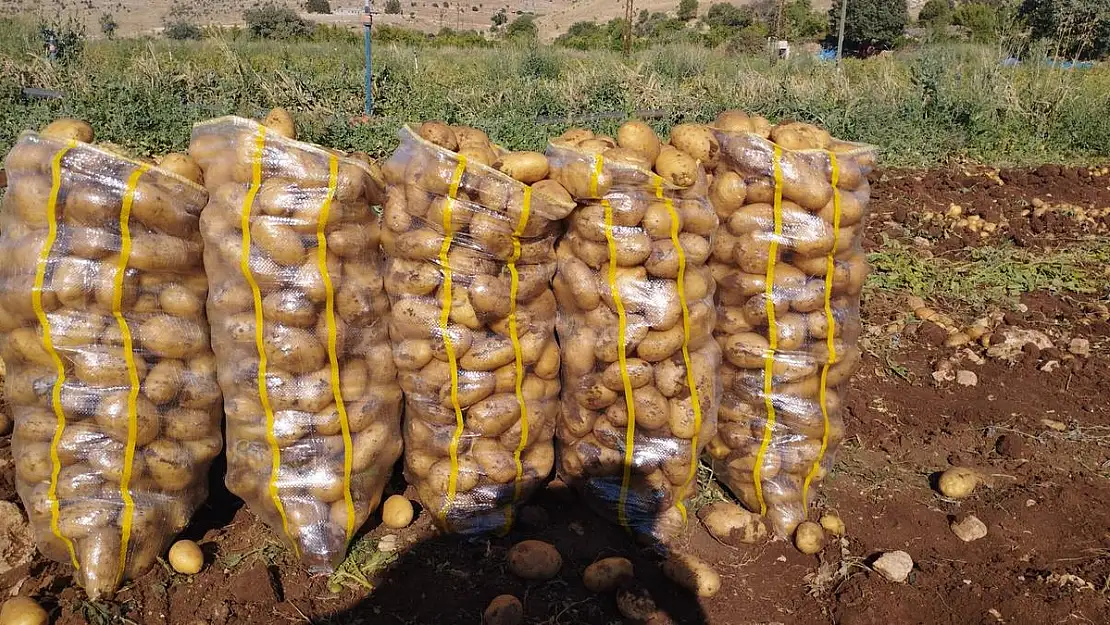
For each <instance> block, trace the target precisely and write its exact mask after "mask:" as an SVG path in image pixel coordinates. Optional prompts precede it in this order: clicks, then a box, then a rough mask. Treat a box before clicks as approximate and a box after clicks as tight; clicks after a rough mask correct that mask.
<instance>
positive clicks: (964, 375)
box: [956, 369, 979, 386]
mask: <svg viewBox="0 0 1110 625" xmlns="http://www.w3.org/2000/svg"><path fill="white" fill-rule="evenodd" d="M956 384H959V385H960V386H978V385H979V376H977V375H975V372H974V371H968V370H967V369H961V370H959V371H957V372H956Z"/></svg>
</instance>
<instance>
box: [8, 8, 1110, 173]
mask: <svg viewBox="0 0 1110 625" xmlns="http://www.w3.org/2000/svg"><path fill="white" fill-rule="evenodd" d="M363 69H364V63H363V59H362V49H361V47H360V46H359V45H357V44H356V43H354V42H349V41H348V42H344V41H335V42H302V43H290V44H278V43H271V42H244V41H225V40H219V39H210V40H205V41H201V42H171V41H164V40H155V39H128V40H119V41H97V42H89V43H88V45H87V46H86V47H85V50H84V52H83V53H82V54H81V55H80V56H79V57H78V58H76V59H74V60H72V61H69V62H67V63H64V64H56V63H50V62H49V61H47V60H45V59H44V58H42V56H41V52H40V50H39V47H38V44H37V42H36V41H35V39H34V36H33V33H28V32H27V31H26V28H25V27H23V26H20V25H19V24H17V23H15V22H12V21H4V20H0V150H6V149H7V148H8V147H10V146H11V144H12V142H13V141H14V140H15V138H16V137H17V136H18V134H19V132H21V131H22V130H24V129H26V128H34V127H39V126H41V125H43V124H44V123H46V122H47V121H48V120H51V119H53V118H55V117H58V116H63V115H66V116H73V117H80V118H84V119H88V120H89V121H90V122H92V123H93V124H94V126H95V127H96V128H97V130H98V132H99V133H100V136H101V138H102V139H103V140H106V141H110V142H113V143H116V144H119V145H121V146H124V147H127V148H130V149H132V150H134V151H136V152H137V153H139V154H151V153H156V152H164V151H167V150H171V149H174V150H180V149H182V148H184V147H185V145H186V144H187V142H188V138H189V130H190V125H191V124H192V123H193V122H196V121H199V120H203V119H207V118H211V117H215V116H219V115H224V114H229V113H236V114H241V115H247V116H261V115H263V114H264V113H265V111H266V110H267V109H269V108H271V107H273V106H285V107H287V108H290V109H291V110H293V111H294V112H295V113H296V114H297V117H298V119H299V120H300V122H301V130H302V135H303V136H304V137H305V138H307V139H309V140H312V141H316V142H319V143H322V144H325V145H329V146H333V147H337V148H341V149H355V148H357V149H362V150H366V151H368V152H371V153H373V154H376V155H379V156H381V155H385V154H388V153H389V151H391V150H392V149H393V147H395V145H396V131H397V129H398V127H399V126H400V125H401V124H402V123H404V122H408V121H419V120H423V119H433V118H438V119H444V120H446V121H448V122H450V123H458V124H470V125H474V126H478V127H480V128H483V129H484V130H486V131H487V132H489V133H490V134H491V136H493V137H494V138H495V139H496V140H498V141H499V142H501V143H502V144H504V145H506V146H507V147H510V148H513V149H525V148H527V149H540V150H542V149H543V148H544V146H545V145H546V141H547V139H548V138H549V137H551V136H554V135H556V134H559V133H561V132H562V131H563V130H564V129H565V128H567V127H568V126H571V125H575V124H576V120H578V119H583V118H584V119H588V120H590V121H589V122H588V123H589V125H590V126H592V127H594V128H595V129H597V130H600V131H607V132H612V131H613V130H614V129H615V127H616V126H617V125H618V124H619V123H620V120H621V119H623V118H626V117H628V116H631V115H635V114H637V113H640V114H645V113H650V117H651V118H652V123H653V124H654V125H656V126H657V128H658V129H659V130H662V131H665V130H666V129H667V128H668V127H669V126H671V125H673V124H675V123H680V122H685V121H709V120H711V119H713V118H714V117H715V116H716V114H717V113H718V112H719V111H721V110H724V109H728V108H734V107H739V108H746V109H750V110H754V111H758V112H760V113H762V114H764V115H767V116H769V117H771V118H772V119H776V120H779V119H787V118H790V119H801V120H808V121H813V122H817V123H820V124H823V125H825V126H827V127H828V128H829V129H830V130H831V131H833V132H834V133H835V134H837V135H838V136H841V137H844V138H847V139H853V140H860V141H867V142H871V143H875V144H877V145H880V146H882V148H883V150H884V162H885V163H886V164H888V165H906V166H925V165H932V164H937V163H943V162H945V161H948V160H951V159H964V158H969V159H973V160H977V161H982V162H989V163H995V164H1027V163H1041V162H1066V161H1076V160H1088V161H1090V160H1095V159H1104V158H1106V153H1105V146H1106V145H1107V144H1110V116H1107V115H1105V111H1106V110H1110V69H1107V68H1096V69H1094V70H1090V71H1078V72H1077V71H1065V70H1055V69H1050V68H1046V67H1042V66H1040V65H1037V64H1036V63H1033V64H1030V65H1028V66H1023V67H1017V68H1007V67H1002V66H1001V65H1000V64H999V62H998V54H997V51H993V50H990V49H987V48H977V47H937V48H929V49H922V50H916V51H914V50H911V51H907V52H903V53H900V54H898V55H894V56H886V57H879V58H873V59H869V60H865V61H855V60H852V61H848V62H847V63H846V64H845V66H844V69H843V71H838V70H837V69H836V68H835V67H834V66H833V65H831V64H829V63H821V62H818V61H816V60H814V59H810V58H798V59H796V60H792V61H791V62H789V63H782V64H778V65H774V66H772V65H770V64H769V63H768V61H767V60H766V59H763V58H756V57H742V56H741V57H737V56H734V55H729V54H726V53H724V52H723V51H714V50H707V49H705V48H701V47H697V46H683V45H673V46H660V47H656V48H652V49H649V50H645V51H642V52H639V53H636V54H634V55H633V56H632V57H630V58H624V57H622V56H620V55H619V54H616V53H610V52H578V51H572V50H567V49H562V48H553V47H545V46H541V47H538V48H527V47H514V46H512V45H509V44H505V45H501V46H498V47H494V48H482V49H478V48H468V49H458V48H429V47H421V48H412V47H406V46H403V45H396V44H389V45H379V46H377V47H375V57H374V97H375V113H376V116H375V117H374V118H372V119H371V120H369V121H368V123H364V124H352V123H351V120H352V118H356V117H358V116H360V115H361V114H362V110H363V86H362V85H363ZM22 87H39V88H46V89H53V90H57V91H61V92H64V93H65V94H66V98H65V99H63V100H25V99H23V98H22V97H21V96H20V90H21V88H22ZM598 114H610V115H609V116H607V117H604V118H602V119H596V118H595V117H591V116H597V115H598Z"/></svg>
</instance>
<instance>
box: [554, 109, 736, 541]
mask: <svg viewBox="0 0 1110 625" xmlns="http://www.w3.org/2000/svg"><path fill="white" fill-rule="evenodd" d="M691 132H694V131H691V130H690V128H689V127H678V128H676V129H675V130H674V132H673V133H672V135H671V140H670V144H669V145H662V143H661V142H660V140H659V138H658V137H657V136H656V134H655V132H654V131H653V130H652V129H651V128H650V127H649V126H647V125H645V124H643V123H642V122H629V123H627V124H625V125H624V126H622V127H621V128H620V131H619V132H618V135H617V138H616V140H614V139H611V138H609V137H601V136H594V135H593V133H592V132H590V131H588V130H572V131H569V132H568V133H566V134H564V135H563V136H561V137H559V138H557V139H555V140H553V141H552V144H551V146H550V147H549V148H548V157H549V158H550V160H551V167H552V172H553V173H552V177H553V178H555V179H556V180H559V181H561V182H562V183H563V185H564V186H565V187H566V188H567V189H568V190H570V192H571V193H572V194H573V195H574V197H575V198H576V199H577V200H578V207H577V208H576V209H575V211H574V213H573V214H572V215H571V217H570V219H569V220H568V230H567V233H566V236H565V237H563V239H562V240H561V241H560V243H559V247H558V250H557V257H558V272H557V273H556V276H555V280H554V288H555V294H556V298H557V300H558V303H559V315H558V333H559V341H560V345H561V347H562V353H563V380H564V389H563V396H562V410H561V413H560V420H559V427H558V432H557V440H558V450H559V454H558V455H559V475H560V477H562V478H563V479H564V480H565V481H567V482H568V483H569V484H572V485H573V486H574V487H575V488H576V489H577V490H578V491H579V492H581V493H582V494H583V496H584V499H585V500H586V501H587V502H588V503H589V504H590V505H591V506H592V507H593V508H594V509H595V510H597V511H598V512H599V513H601V514H602V515H603V516H605V517H607V518H610V519H612V520H614V521H616V522H618V523H620V524H621V525H623V526H625V527H627V528H629V529H632V530H634V531H635V532H636V533H637V534H640V535H642V536H645V537H651V538H654V539H656V540H659V541H666V540H669V539H670V538H672V537H673V536H674V535H675V534H677V533H678V532H679V531H681V529H682V528H683V527H684V526H685V522H686V516H687V515H686V509H685V506H684V504H683V501H684V500H686V499H689V498H690V497H692V496H694V495H695V492H696V489H697V480H696V470H697V465H698V457H699V456H700V454H701V451H702V449H703V448H704V446H705V443H706V441H708V440H709V439H710V438H711V437H712V436H713V434H714V432H715V430H716V419H717V406H718V402H719V399H720V388H719V387H720V385H719V382H718V375H717V369H718V367H719V366H720V360H721V354H720V348H719V347H718V346H717V344H716V342H714V341H713V338H712V331H713V325H714V320H715V317H716V314H715V310H714V307H713V290H714V285H713V279H712V275H711V273H710V271H709V268H708V267H707V266H706V261H707V260H708V258H709V253H710V250H711V247H712V244H713V237H714V235H715V232H716V230H717V228H718V220H717V216H716V214H715V213H714V212H713V208H712V206H711V205H710V204H709V201H708V199H707V195H706V194H707V182H706V175H705V171H704V168H703V167H702V166H701V164H700V162H699V161H701V162H715V158H716V153H715V152H714V153H713V154H709V153H708V149H703V148H705V146H708V138H709V137H711V136H712V135H711V134H710V133H707V132H706V133H702V134H701V135H700V136H690V134H689V133H691ZM699 142H701V143H703V144H704V145H699ZM680 146H681V147H680Z"/></svg>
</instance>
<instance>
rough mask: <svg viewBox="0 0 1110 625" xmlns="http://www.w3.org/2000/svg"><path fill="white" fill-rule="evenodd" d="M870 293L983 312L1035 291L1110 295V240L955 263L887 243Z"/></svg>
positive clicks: (969, 255) (972, 255)
mask: <svg viewBox="0 0 1110 625" xmlns="http://www.w3.org/2000/svg"><path fill="white" fill-rule="evenodd" d="M868 259H869V260H870V262H871V265H872V268H873V272H872V274H871V277H870V278H869V280H868V285H867V287H868V290H870V291H872V292H873V291H893V292H900V293H908V294H912V295H917V296H920V297H924V298H927V299H930V300H932V301H936V302H939V303H941V304H943V305H944V309H945V310H948V311H956V312H959V311H969V310H970V311H974V312H981V311H983V310H984V309H985V308H987V307H989V306H991V305H995V306H1005V307H1010V306H1012V305H1014V304H1015V303H1016V300H1017V298H1018V297H1019V296H1021V295H1022V294H1025V293H1032V292H1035V291H1049V292H1053V293H1062V292H1066V293H1077V294H1086V295H1100V296H1104V295H1106V294H1107V293H1110V274H1107V273H1106V271H1105V268H1106V266H1107V264H1108V263H1110V239H1094V240H1090V241H1083V242H1079V243H1073V244H1069V245H1066V246H1063V247H1060V248H1057V249H1055V250H1050V251H1033V250H1027V249H1022V248H1017V247H1013V246H1009V245H1003V246H998V247H995V246H991V247H977V248H969V249H967V250H966V258H965V259H961V260H950V259H946V258H939V257H931V256H925V255H923V254H921V252H920V251H918V250H915V249H913V248H911V247H908V246H907V245H905V244H904V243H901V242H899V241H895V240H891V239H886V240H884V242H883V245H882V251H880V252H875V253H872V254H870V255H869V257H868Z"/></svg>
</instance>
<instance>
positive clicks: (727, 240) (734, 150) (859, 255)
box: [707, 111, 875, 536]
mask: <svg viewBox="0 0 1110 625" xmlns="http://www.w3.org/2000/svg"><path fill="white" fill-rule="evenodd" d="M759 120H761V121H759ZM714 126H715V127H714V129H713V131H712V132H713V135H714V136H715V137H716V139H717V141H718V143H719V145H720V147H721V150H720V159H719V164H718V165H717V167H716V169H715V170H714V172H713V182H712V184H711V186H710V193H709V197H710V199H711V200H712V202H713V206H714V209H715V210H716V212H717V215H718V216H719V217H720V219H721V224H722V227H721V230H720V233H719V235H718V237H717V240H716V242H715V244H714V246H713V251H712V256H711V260H710V263H709V265H710V268H711V269H712V271H713V275H714V277H715V278H716V281H717V314H718V323H717V327H716V330H715V333H714V334H715V336H716V338H717V341H718V342H719V343H720V345H721V349H722V350H723V353H724V360H725V363H724V367H723V369H722V374H721V377H722V382H723V385H724V397H723V399H722V402H721V410H720V415H719V420H720V422H719V426H718V431H717V435H716V436H715V437H714V438H712V439H711V440H710V441H709V446H708V448H707V450H708V454H709V456H710V457H711V458H712V464H713V467H714V470H715V473H716V475H718V476H719V477H720V479H721V480H722V482H723V483H724V484H725V485H726V486H728V487H729V489H730V490H732V491H733V493H735V494H736V495H737V496H738V497H740V499H741V500H742V501H743V503H744V504H745V505H746V506H747V507H748V508H750V509H751V510H753V511H755V512H759V513H761V514H766V515H768V516H769V518H770V520H771V523H772V526H773V527H774V529H775V531H776V532H777V533H778V534H779V535H780V536H789V535H790V534H792V533H793V531H794V528H795V527H797V525H798V524H799V523H801V522H802V521H804V520H806V518H807V516H808V512H809V510H808V508H809V504H810V503H811V501H812V499H813V497H814V495H815V493H816V490H817V487H818V486H819V484H820V482H821V481H822V480H823V479H824V477H825V475H826V474H827V472H828V470H829V468H830V467H831V464H832V461H833V455H834V453H835V451H836V449H837V447H839V445H840V442H841V440H843V438H844V421H843V417H842V405H843V393H844V390H845V387H846V383H847V381H848V380H849V379H850V377H851V375H852V373H853V372H854V371H855V369H856V367H857V365H858V363H859V360H860V350H859V348H858V347H857V345H856V340H857V337H858V335H859V331H860V316H859V302H860V291H861V289H862V287H863V282H864V280H865V279H866V277H867V273H868V265H867V260H866V257H865V256H864V253H863V250H862V248H861V245H860V243H861V240H862V236H863V227H864V219H865V217H866V210H867V203H868V200H869V197H870V187H869V184H868V181H867V174H868V173H869V172H870V171H871V169H872V168H873V166H874V161H875V152H874V150H873V149H872V148H870V147H868V146H863V145H858V144H852V143H846V142H841V141H836V140H834V139H833V138H832V137H831V136H830V135H829V134H828V133H827V132H825V131H824V130H822V129H820V128H817V127H815V126H810V125H808V124H801V123H785V124H780V125H777V126H774V127H771V126H770V125H769V124H766V120H763V119H762V118H758V117H755V118H753V117H749V116H747V115H746V114H743V113H740V112H737V111H729V112H726V113H724V114H722V115H721V117H720V118H718V120H717V121H716V122H715V124H714Z"/></svg>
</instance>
